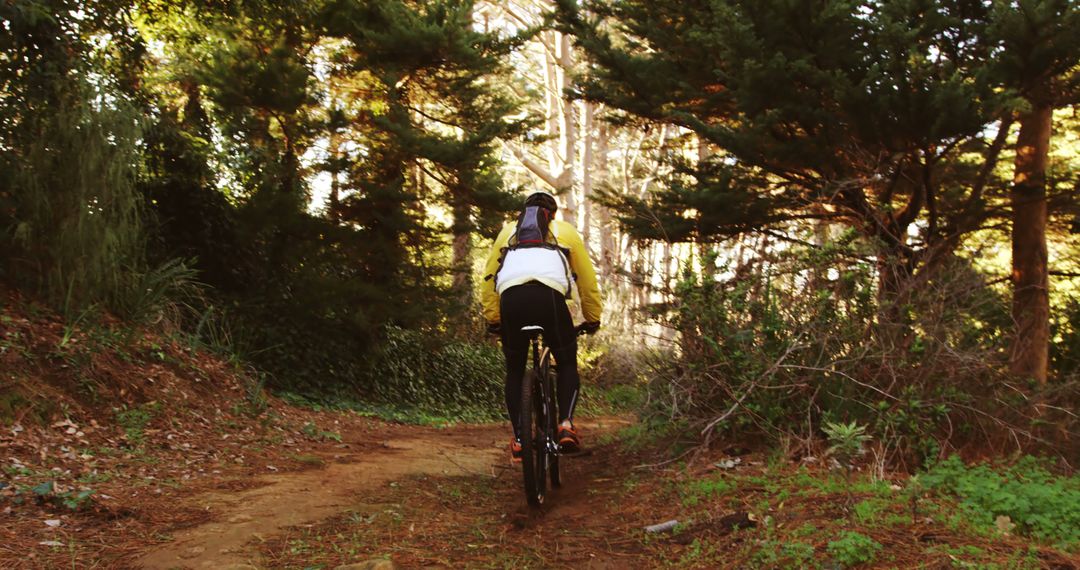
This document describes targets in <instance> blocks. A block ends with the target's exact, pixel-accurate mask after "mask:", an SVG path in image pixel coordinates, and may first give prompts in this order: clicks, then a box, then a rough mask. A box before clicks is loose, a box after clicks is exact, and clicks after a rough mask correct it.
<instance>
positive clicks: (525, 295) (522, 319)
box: [499, 287, 535, 439]
mask: <svg viewBox="0 0 1080 570" xmlns="http://www.w3.org/2000/svg"><path fill="white" fill-rule="evenodd" d="M529 297H530V295H529V291H527V290H525V288H523V287H511V288H510V289H507V290H506V291H504V292H503V294H502V295H501V297H500V299H499V301H500V303H499V304H500V307H499V310H500V313H501V315H502V350H503V355H504V356H505V357H506V411H507V415H508V417H509V419H510V424H511V425H512V426H513V428H514V437H515V438H518V439H520V435H521V425H520V423H521V422H520V418H521V380H522V378H524V376H525V365H526V363H527V361H528V358H529V337H528V336H526V335H525V333H523V332H521V327H523V326H525V325H529V324H535V323H531V322H528V321H529V320H530V319H529V318H528V317H529V313H530V312H531V311H530V308H531V305H532V302H531V300H530V299H529Z"/></svg>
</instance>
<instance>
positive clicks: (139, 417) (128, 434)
mask: <svg viewBox="0 0 1080 570" xmlns="http://www.w3.org/2000/svg"><path fill="white" fill-rule="evenodd" d="M113 411H114V413H115V414H116V422H117V423H118V424H120V427H121V428H123V429H124V437H125V438H126V439H127V441H128V443H130V444H131V445H133V446H135V447H138V446H140V445H142V443H143V439H144V438H145V436H146V431H145V430H146V426H147V424H149V423H150V422H151V421H152V420H153V419H154V417H155V416H156V415H157V413H158V412H159V411H161V404H160V403H159V402H147V403H145V404H142V405H140V406H136V407H133V408H129V407H127V406H126V405H125V406H122V407H120V408H114V410H113Z"/></svg>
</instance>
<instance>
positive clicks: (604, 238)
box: [595, 124, 617, 287]
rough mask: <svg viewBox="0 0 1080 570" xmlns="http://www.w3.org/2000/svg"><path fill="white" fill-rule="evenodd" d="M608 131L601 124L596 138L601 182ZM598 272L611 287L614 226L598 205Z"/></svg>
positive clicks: (606, 210) (604, 179)
mask: <svg viewBox="0 0 1080 570" xmlns="http://www.w3.org/2000/svg"><path fill="white" fill-rule="evenodd" d="M609 136H610V132H609V130H608V126H607V125H606V124H601V125H600V129H599V132H598V133H597V140H596V174H595V177H596V180H598V181H600V183H601V184H604V183H605V182H607V179H608V137H609ZM599 208H600V273H601V275H603V276H604V277H605V278H606V279H607V280H608V281H609V283H608V284H607V286H609V287H613V286H614V282H613V279H612V276H613V275H614V270H615V255H616V252H617V247H616V245H615V243H616V242H615V228H614V227H613V225H612V219H611V209H610V208H608V207H607V206H604V205H600V206H599Z"/></svg>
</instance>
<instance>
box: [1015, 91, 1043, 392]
mask: <svg viewBox="0 0 1080 570" xmlns="http://www.w3.org/2000/svg"><path fill="white" fill-rule="evenodd" d="M1042 91H1044V92H1045V91H1046V90H1045V89H1044V90H1042ZM1030 102H1031V105H1032V108H1031V110H1030V111H1029V112H1027V113H1024V114H1022V115H1021V116H1020V134H1019V136H1018V137H1017V140H1016V163H1015V172H1014V174H1013V187H1012V191H1011V193H1010V194H1011V196H1010V197H1011V201H1012V207H1013V225H1012V280H1013V306H1012V315H1013V321H1014V322H1015V323H1016V337H1015V338H1014V339H1013V347H1012V354H1011V358H1010V367H1011V369H1012V371H1013V372H1014V373H1015V374H1020V375H1023V376H1026V377H1030V378H1035V379H1036V380H1037V381H1038V382H1040V383H1043V382H1046V376H1047V360H1048V357H1049V346H1050V283H1049V277H1048V274H1047V253H1046V161H1047V154H1048V151H1049V146H1050V128H1051V122H1050V121H1051V112H1052V110H1053V109H1052V106H1051V105H1050V103H1049V98H1048V97H1040V96H1033V97H1031V99H1030Z"/></svg>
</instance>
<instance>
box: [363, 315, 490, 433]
mask: <svg viewBox="0 0 1080 570" xmlns="http://www.w3.org/2000/svg"><path fill="white" fill-rule="evenodd" d="M504 375H505V368H504V365H503V356H502V352H501V351H500V350H499V348H498V347H497V346H495V345H492V344H480V343H475V342H467V341H456V340H450V341H444V340H442V339H440V338H439V336H438V335H437V334H434V333H428V332H425V331H413V330H405V329H400V328H396V327H391V328H388V329H387V332H386V340H385V341H384V343H383V344H382V345H381V346H380V347H379V348H378V349H376V350H375V352H374V354H373V358H372V359H371V366H370V367H369V369H368V378H369V379H370V380H369V381H370V384H369V385H368V389H369V390H370V392H371V394H372V396H374V398H375V399H376V400H378V401H379V402H382V403H387V404H395V405H404V406H414V407H418V408H422V409H425V410H429V411H432V412H440V413H443V414H445V415H449V416H457V415H461V414H466V415H468V416H472V417H484V418H489V419H494V418H497V417H502V415H503V407H504V399H505V398H504V395H503V377H504Z"/></svg>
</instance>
